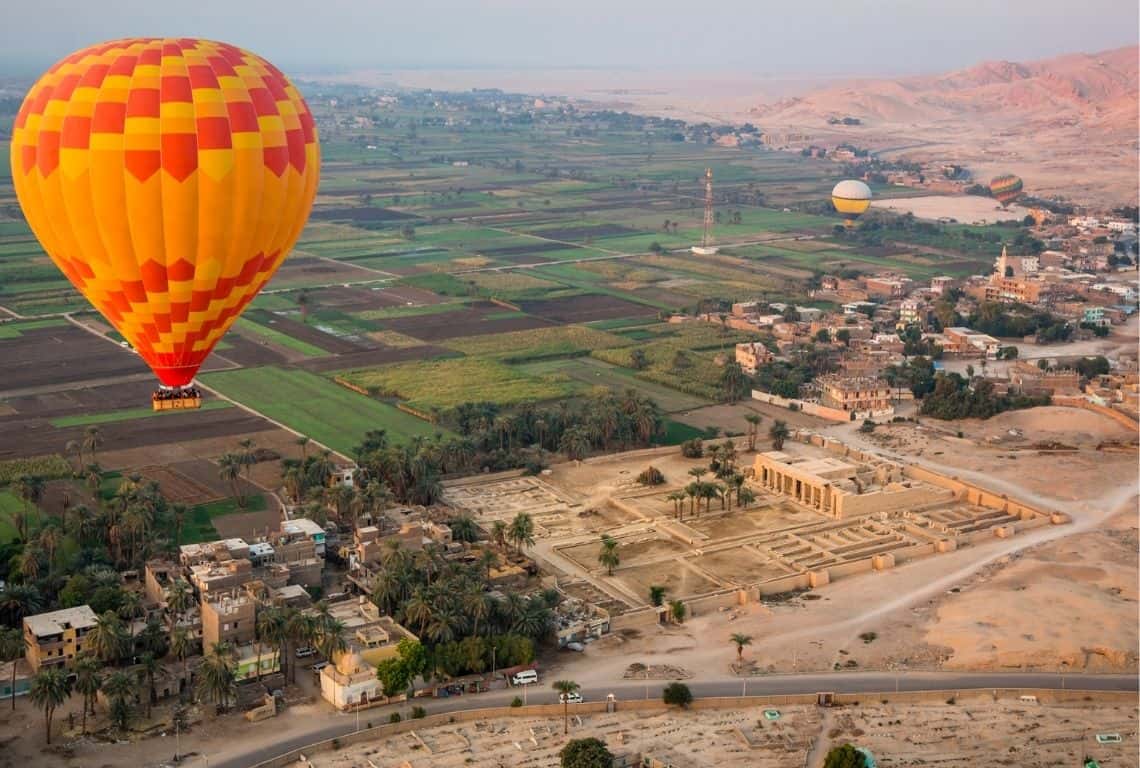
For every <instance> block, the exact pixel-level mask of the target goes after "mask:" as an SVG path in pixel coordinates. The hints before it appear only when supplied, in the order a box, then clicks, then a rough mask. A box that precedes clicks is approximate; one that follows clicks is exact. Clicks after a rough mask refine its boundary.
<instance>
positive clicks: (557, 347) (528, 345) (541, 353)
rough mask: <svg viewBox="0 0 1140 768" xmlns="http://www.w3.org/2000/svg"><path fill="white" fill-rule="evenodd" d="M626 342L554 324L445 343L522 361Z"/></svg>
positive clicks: (473, 352) (470, 352) (590, 330)
mask: <svg viewBox="0 0 1140 768" xmlns="http://www.w3.org/2000/svg"><path fill="white" fill-rule="evenodd" d="M629 343H630V340H629V339H624V338H622V337H621V336H615V335H614V334H612V333H605V332H604V331H598V330H594V329H593V328H587V327H585V326H582V325H556V326H553V327H549V328H534V329H532V330H529V331H514V332H511V333H498V334H495V335H492V336H467V337H464V338H461V339H454V340H452V341H448V342H445V343H444V346H446V347H447V348H449V349H454V350H455V351H457V352H462V353H463V354H465V355H471V356H484V357H489V358H494V359H497V360H502V361H505V362H522V361H526V360H537V359H540V358H545V357H569V356H573V355H579V354H586V353H588V352H590V351H591V350H595V349H609V348H610V347H623V346H626V345H628V344H629Z"/></svg>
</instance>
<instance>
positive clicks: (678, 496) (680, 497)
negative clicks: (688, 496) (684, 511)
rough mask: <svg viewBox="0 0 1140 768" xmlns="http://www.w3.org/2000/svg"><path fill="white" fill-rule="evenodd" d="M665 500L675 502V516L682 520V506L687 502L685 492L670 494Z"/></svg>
mask: <svg viewBox="0 0 1140 768" xmlns="http://www.w3.org/2000/svg"><path fill="white" fill-rule="evenodd" d="M665 498H666V499H668V500H669V501H671V502H673V515H674V516H675V517H676V518H677V519H678V520H680V519H681V504H682V503H683V502H684V501H685V492H684V491H673V492H672V493H670V494H669V495H668V496H666V497H665Z"/></svg>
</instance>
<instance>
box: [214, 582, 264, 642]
mask: <svg viewBox="0 0 1140 768" xmlns="http://www.w3.org/2000/svg"><path fill="white" fill-rule="evenodd" d="M256 621H257V604H256V601H255V600H254V599H253V598H252V597H250V596H249V595H246V594H241V593H239V592H237V591H231V592H228V593H226V594H223V595H219V596H217V597H213V598H210V599H203V600H202V647H203V648H205V649H207V650H208V649H209V648H210V647H211V646H213V644H214V643H229V644H231V645H233V646H234V647H238V646H242V645H246V644H248V643H252V642H253V640H254V636H255V634H256V633H255V629H256V627H255V623H256Z"/></svg>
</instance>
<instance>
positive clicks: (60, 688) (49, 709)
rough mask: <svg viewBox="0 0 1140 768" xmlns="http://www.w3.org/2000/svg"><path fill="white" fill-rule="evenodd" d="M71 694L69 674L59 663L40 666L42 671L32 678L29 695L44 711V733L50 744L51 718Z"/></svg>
mask: <svg viewBox="0 0 1140 768" xmlns="http://www.w3.org/2000/svg"><path fill="white" fill-rule="evenodd" d="M70 695H71V689H70V688H69V687H68V685H67V675H66V674H64V670H63V668H62V667H60V666H59V665H58V664H53V665H51V666H47V667H40V671H39V672H37V673H36V675H35V677H33V678H32V687H31V689H30V690H29V691H28V697H29V698H30V699H31V700H32V703H33V704H35V705H36V706H37V707H39V708H40V709H42V710H43V711H44V735H45V737H46V739H47V743H48V744H51V719H52V717H53V716H54V715H55V710H56V709H57V708H58V707H61V706H63V703H64V702H65V701H67V697H68V696H70Z"/></svg>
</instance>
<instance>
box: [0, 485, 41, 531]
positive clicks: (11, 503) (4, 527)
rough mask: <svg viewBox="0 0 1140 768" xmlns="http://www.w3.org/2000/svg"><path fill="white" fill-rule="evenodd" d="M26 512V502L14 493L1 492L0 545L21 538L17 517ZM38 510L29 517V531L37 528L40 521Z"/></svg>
mask: <svg viewBox="0 0 1140 768" xmlns="http://www.w3.org/2000/svg"><path fill="white" fill-rule="evenodd" d="M23 511H24V502H23V501H21V500H20V497H19V496H17V495H16V494H15V493H13V492H12V491H0V543H5V542H9V541H12V540H13V539H16V538H18V537H19V532H18V531H17V529H16V522H15V515H16V513H18V512H23ZM37 512H38V510H35V509H33V511H32V514H31V515H30V516H29V517H30V519H29V520H28V529H29V530H33V529H34V528H35V527H36V520H38V519H39V516H38V514H37Z"/></svg>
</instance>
